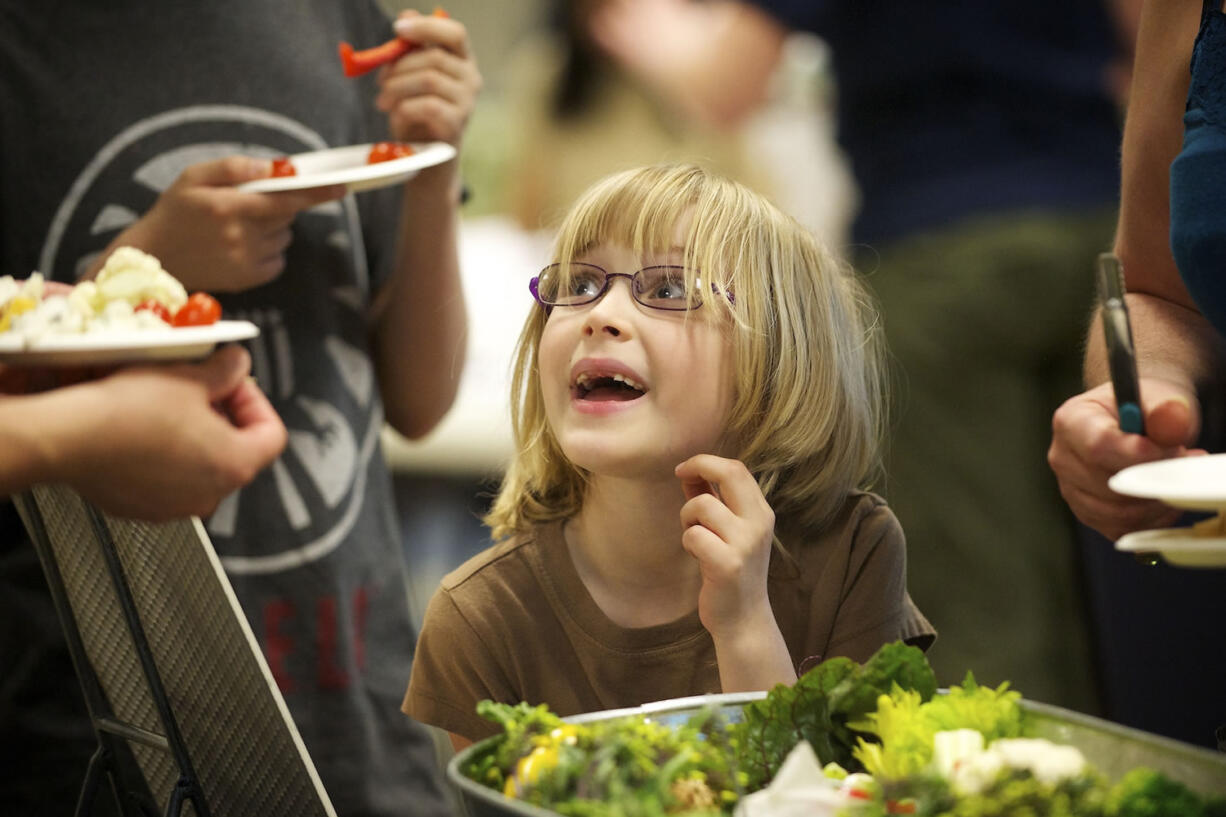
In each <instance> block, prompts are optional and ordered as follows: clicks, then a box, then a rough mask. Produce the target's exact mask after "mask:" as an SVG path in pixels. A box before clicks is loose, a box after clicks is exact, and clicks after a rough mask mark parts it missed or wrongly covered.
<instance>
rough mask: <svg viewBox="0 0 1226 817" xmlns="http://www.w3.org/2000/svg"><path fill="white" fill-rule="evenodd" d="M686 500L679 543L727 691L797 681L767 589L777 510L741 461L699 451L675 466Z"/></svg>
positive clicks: (766, 687) (701, 616)
mask: <svg viewBox="0 0 1226 817" xmlns="http://www.w3.org/2000/svg"><path fill="white" fill-rule="evenodd" d="M676 474H677V476H678V477H679V478H680V479H681V484H682V487H683V488H684V490H685V495H686V498H687V500H688V501H687V502H686V503H685V505H684V506H682V508H681V527H682V530H683V532H682V535H681V544H682V546H683V547H684V548H685V549H686V552H688V553H689V554H690V555H691V556H693V557H694V558H695V559H697V560H698V562H699V564H700V565H701V568H702V590H701V591H700V592H699V595H698V615H699V618H700V619H701V620H702V625H703V626H704V627H706V628H707V631H708V632H710V633H711V638H712V640H714V641H715V656H716V660H717V661H718V662H719V679H720V685H721V687H722V689H723V691H724V692H746V691H751V690H761V689H770V688H771V687H773V686H775V685H776V684H790V683H792V682H794V681H795V680H796V668H795V666H794V665H793V663H792V657H791V655H790V654H789V653H788V648H787V645H786V644H785V643H784V641H783V634H782V633H781V632H780V631H779V625H778V623H777V622H776V621H775V614H774V612H773V611H772V610H771V606H770V598H769V597H768V595H767V592H766V574H767V570H768V568H769V566H770V553H771V542H772V540H773V538H774V531H775V512H774V511H773V510H771V507H770V505H768V504H767V502H766V498H765V497H764V496H762V491H761V489H759V488H758V484H757V482H756V481H755V480H754V478H753V475H752V474H750V473H749V470H748V469H747V468H746V467H745V465H744V464H743V463H741V462H740V461H739V460H732V459H726V458H724V457H717V456H714V455H712V454H699V455H698V456H695V457H691V458H690V459H688V460H686V461H685V462H683V463H681V464H680V465H678V466H677V469H676Z"/></svg>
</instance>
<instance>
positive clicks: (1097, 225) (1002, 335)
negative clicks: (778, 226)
mask: <svg viewBox="0 0 1226 817" xmlns="http://www.w3.org/2000/svg"><path fill="white" fill-rule="evenodd" d="M1113 13H1114V14H1116V15H1117V16H1115V17H1113V16H1112V14H1113ZM1132 19H1133V17H1132V15H1131V13H1130V9H1129V7H1128V5H1127V3H1124V2H1121V3H1117V4H1114V5H1113V6H1112V7H1111V8H1110V9H1109V8H1108V7H1106V6H1104V5H1102V4H1098V3H1075V4H1068V3H1056V2H1050V0H1043V1H1042V2H1021V1H1020V0H1000V2H992V3H979V4H965V3H952V2H948V0H941V1H940V2H931V3H912V4H897V3H886V2H880V0H848V1H847V2H833V0H830V1H828V2H814V0H792V1H791V2H787V1H786V0H785V1H783V2H771V1H770V0H755V1H754V3H752V4H751V3H741V2H733V1H732V0H713V2H699V1H698V0H610V2H609V3H608V4H606V5H605V6H604V8H603V9H602V11H601V13H600V14H598V15H596V16H595V17H594V19H593V36H594V38H595V39H596V41H597V42H599V43H600V44H601V46H602V47H603V48H604V49H605V50H606V51H607V52H608V53H609V54H610V55H612V56H613V57H614V58H615V59H617V60H618V61H619V62H620V63H621V64H622V65H624V66H625V67H626V69H627V70H629V71H631V72H632V73H634V74H635V75H636V76H638V77H639V78H640V79H641V80H642V81H644V82H646V83H648V84H650V85H651V86H652V87H655V88H657V89H659V90H660V91H661V92H662V93H665V94H667V95H668V96H669V97H670V98H672V99H674V100H675V101H676V103H677V104H678V105H679V106H681V107H683V108H684V109H686V110H689V111H691V112H693V113H694V114H695V115H698V116H705V117H706V118H707V119H709V120H711V121H717V122H734V121H737V120H738V119H740V118H741V117H743V116H744V115H745V114H746V112H747V111H749V110H752V108H753V106H754V105H755V104H757V101H758V100H759V99H760V98H761V93H762V91H761V89H762V87H763V83H764V81H765V78H766V77H767V76H769V74H770V71H771V70H772V67H773V65H774V64H775V61H776V60H777V58H778V53H779V48H780V44H781V43H782V42H783V39H784V37H785V36H786V34H787V32H788V31H789V30H792V29H799V30H806V31H811V32H814V33H816V34H818V35H819V36H820V37H821V38H823V39H824V40H825V41H826V42H827V43H828V44H829V46H830V48H831V52H832V60H833V68H834V74H835V81H836V83H837V87H838V90H837V98H838V104H837V116H838V122H837V132H838V139H839V144H840V145H841V147H842V148H843V150H844V151H845V152H846V153H847V155H848V157H849V159H850V162H851V168H852V172H853V175H854V177H855V179H856V181H857V183H858V185H859V193H860V200H861V203H862V204H861V207H860V210H859V212H858V213H857V215H856V218H855V221H854V223H853V237H854V240H855V243H856V249H855V253H854V261H855V263H856V265H857V267H858V268H859V269H860V270H861V271H862V272H864V273H866V274H868V275H869V282H870V284H871V285H872V286H873V288H874V289H875V290H876V292H877V295H878V297H879V298H880V301H881V308H882V313H883V319H884V326H885V332H886V337H887V339H888V341H889V345H890V349H891V352H892V353H893V355H894V357H895V358H896V360H897V365H898V368H899V370H900V375H901V377H902V379H903V382H902V383H901V384H900V385H899V388H898V394H899V400H898V402H897V405H896V407H895V425H894V427H893V434H892V439H891V443H890V452H889V456H888V472H887V473H888V482H887V489H886V494H887V499H888V501H889V502H890V504H891V506H892V507H893V508H894V510H895V512H896V513H897V515H898V517H899V520H900V521H901V522H902V525H903V528H904V530H905V531H906V534H907V542H908V548H909V554H910V558H909V560H908V564H909V568H908V570H909V587H910V588H911V590H912V593H913V595H914V597H915V600H916V603H917V604H919V605H920V607H921V608H923V609H924V610H925V612H926V613H927V614H928V615H929V617H930V618H931V620H932V622H933V624H934V625H935V626H936V627H937V628H938V629H939V630H940V631H941V634H942V637H941V640H940V642H939V643H938V644H937V645H936V646H935V647H934V648H933V650H932V651H931V653H930V659H931V661H932V664H933V666H934V668H935V669H936V671H937V675H938V678H939V680H940V681H941V682H942V683H943V684H951V683H956V682H958V681H960V680H961V678H962V676H963V675H964V674H965V673H966V671H967V670H972V671H973V672H974V673H975V675H976V677H977V678H978V679H979V680H980V681H982V682H986V683H990V684H997V683H1000V682H1001V681H1005V680H1008V681H1011V682H1012V683H1013V684H1014V685H1015V686H1016V687H1017V688H1018V689H1020V690H1022V691H1023V692H1024V693H1025V694H1026V695H1027V696H1028V697H1030V698H1034V699H1037V700H1041V701H1047V702H1050V703H1053V704H1058V705H1062V706H1067V707H1071V708H1074V709H1077V710H1080V711H1085V712H1095V711H1097V710H1098V708H1099V700H1098V690H1097V686H1096V682H1095V672H1094V661H1093V650H1092V644H1091V628H1090V623H1089V619H1088V611H1087V599H1086V592H1085V587H1084V582H1083V578H1082V576H1081V573H1080V566H1079V556H1078V546H1077V538H1076V532H1075V527H1074V522H1073V519H1072V518H1071V517H1070V515H1069V513H1068V509H1067V508H1066V507H1065V506H1064V504H1063V503H1062V502H1061V501H1060V496H1059V493H1058V490H1057V487H1056V484H1055V481H1054V480H1053V479H1052V475H1051V473H1050V471H1049V469H1048V467H1047V464H1046V462H1045V459H1044V452H1045V450H1046V448H1047V442H1048V435H1049V428H1050V418H1051V413H1052V411H1053V409H1054V408H1055V407H1056V406H1057V405H1058V404H1059V402H1060V401H1061V400H1062V399H1063V398H1064V397H1066V396H1067V395H1069V394H1072V393H1074V392H1076V391H1077V390H1078V384H1079V369H1080V356H1079V348H1080V343H1081V339H1082V337H1083V333H1084V329H1085V321H1086V316H1087V314H1088V313H1089V310H1090V304H1091V300H1092V292H1093V280H1094V279H1093V268H1094V261H1095V257H1096V256H1097V254H1098V253H1099V252H1100V251H1102V250H1103V249H1104V248H1105V247H1107V246H1109V243H1110V238H1111V230H1112V226H1113V224H1114V222H1115V206H1116V199H1117V188H1118V168H1117V161H1116V156H1117V150H1118V144H1119V137H1120V130H1119V121H1118V120H1119V110H1118V104H1119V100H1118V99H1117V98H1116V97H1115V96H1114V93H1115V91H1116V90H1118V88H1119V87H1120V86H1121V84H1122V81H1121V74H1122V73H1123V70H1122V69H1125V68H1126V65H1127V59H1128V56H1129V46H1130V44H1131V38H1130V37H1129V36H1128V33H1127V32H1128V28H1129V25H1130V20H1132ZM822 194H823V191H820V190H815V191H813V195H815V196H820V195H822Z"/></svg>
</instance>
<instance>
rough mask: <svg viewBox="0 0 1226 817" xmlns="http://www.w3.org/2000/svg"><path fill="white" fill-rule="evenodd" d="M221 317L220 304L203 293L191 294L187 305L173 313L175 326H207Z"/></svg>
mask: <svg viewBox="0 0 1226 817" xmlns="http://www.w3.org/2000/svg"><path fill="white" fill-rule="evenodd" d="M220 317H221V304H219V303H217V299H216V298H214V297H213V296H212V295H209V294H208V293H205V292H195V293H192V295H191V297H190V298H188V299H187V303H185V304H183V306H181V307H179V311H178V312H176V313H175V319H174V325H175V326H208V325H209V324H213V323H217V320H218V319H219V318H220Z"/></svg>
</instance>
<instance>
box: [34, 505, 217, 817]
mask: <svg viewBox="0 0 1226 817" xmlns="http://www.w3.org/2000/svg"><path fill="white" fill-rule="evenodd" d="M24 498H25V500H26V501H25V502H24V503H23V504H24V505H25V507H26V510H27V517H28V518H27V528H28V529H29V533H30V538H31V539H32V540H33V542H34V548H35V550H36V551H37V552H38V556H39V561H40V562H42V566H43V572H44V573H45V574H46V577H47V584H48V586H49V588H50V590H51V597H52V600H53V601H54V603H55V609H56V613H57V614H58V615H59V619H60V624H61V626H62V628H63V630H64V635H65V637H66V639H67V641H68V650H69V653H70V654H71V656H72V663H73V666H74V668H75V669H76V672H77V678H78V680H79V681H80V683H81V688H82V691H83V692H84V694H85V704H86V707H87V708H88V710H89V715H90V720H91V721H92V723H93V728H94V734H95V736H96V737H97V739H98V749H97V751H96V752H94V755H93V757H92V758H90V761H89V766H88V768H87V770H86V773H85V780H84V781H83V782H82V784H81V793H80V796H79V797H78V799H77V807H76V811H75V812H74V813H75V817H88V815H90V814H92V811H93V805H94V802H95V801H96V799H97V796H98V789H99V787H100V786H101V784H102V781H103V778H104V776H105V777H106V778H107V779H109V781H110V784H111V789H112V793H113V794H114V796H115V801H116V803H117V804H118V806H119V811H120V813H121V814H122V815H124V817H153V815H156V814H157V808H156V805H155V799H154V797H153V795H152V793H151V792H150V790H149V785H148V783H147V781H146V780H145V778H144V774H143V773H142V772H141V771H140V767H139V766H138V765H137V763H136V759H135V756H134V755H133V754H132V750H131V747H130V746H129V745H128V742H133V743H139V744H141V745H144V746H148V747H151V748H154V749H157V750H160V751H163V752H167V753H169V754H170V755H171V756H172V757H173V759H174V762H175V765H176V766H177V767H178V769H179V779H178V782H177V783H176V784H175V787H174V789H173V790H172V791H171V794H170V798H169V800H168V802H167V804H166V809H165V814H166V815H167V817H180V815H181V814H182V812H183V804H184V803H185V802H187V801H189V800H190V801H191V803H192V807H193V808H194V810H195V813H196V815H198V817H211V815H210V811H209V808H208V803H207V802H206V800H205V797H204V791H203V790H202V788H201V786H200V780H199V777H198V776H197V775H196V771H195V769H194V767H193V766H192V762H191V757H190V755H189V754H188V751H187V747H186V745H185V744H184V742H183V735H182V733H181V732H180V731H179V725H178V721H177V720H176V719H175V715H174V712H173V710H172V709H171V707H170V702H169V700H168V699H167V696H166V689H165V687H164V686H163V684H162V677H161V674H160V673H159V672H158V668H157V663H156V662H155V661H154V659H153V653H152V651H151V650H150V648H149V640H148V638H147V637H146V635H145V629H144V626H143V625H142V624H141V620H140V613H139V611H138V610H137V609H136V602H135V600H134V599H133V597H132V591H131V589H130V588H129V586H128V580H127V576H126V575H125V574H124V570H123V564H122V563H121V561H120V559H119V552H118V550H117V549H116V547H115V540H114V539H113V538H112V536H111V531H110V528H109V527H107V524H106V519H105V518H104V517H103V515H102V514H101V513H100V512H99V511H98V510H97V509H96V508H94V507H93V506H92V505H90V504H89V503H88V502H85V501H84V500H82V502H84V504H85V509H86V513H87V514H88V516H89V520H90V525H91V526H92V528H93V531H94V538H95V539H96V541H97V544H98V546H99V547H100V548H101V552H102V555H103V558H104V559H105V560H106V565H107V572H108V574H109V576H110V580H111V586H112V589H113V590H114V591H115V596H116V598H117V599H118V601H119V605H120V608H121V609H122V611H123V617H124V624H125V626H126V627H127V631H128V634H129V635H130V636H131V638H132V644H133V646H134V648H135V650H136V655H137V658H138V659H139V661H140V665H141V671H142V673H143V674H144V677H145V682H146V685H147V687H148V692H149V697H150V698H151V700H152V701H153V703H154V706H155V707H156V709H157V713H158V718H159V719H160V720H161V723H162V728H163V729H164V731H165V734H162V735H159V734H157V733H156V732H150V731H149V730H147V729H143V728H141V727H139V726H135V725H133V724H130V723H125V722H123V721H120V720H119V719H117V718H116V717H115V715H114V712H113V711H112V710H111V706H110V704H109V703H108V701H107V698H106V694H105V692H104V691H103V689H102V684H101V682H100V681H99V680H98V676H97V674H96V673H95V672H94V669H93V666H92V665H91V664H90V661H89V656H88V653H87V652H86V650H85V643H84V641H83V640H82V638H81V632H80V629H79V628H78V627H77V623H76V617H75V616H74V614H73V611H72V604H71V602H70V601H69V598H68V591H67V589H66V588H65V586H64V579H63V576H62V575H61V573H60V569H59V564H58V562H57V560H56V558H55V550H54V549H53V548H52V546H51V540H50V538H49V537H48V535H47V528H46V523H45V522H44V520H43V515H42V510H41V508H39V506H38V501H37V500H36V499H35V498H34V496H33V494H31V493H27V494H25V495H24Z"/></svg>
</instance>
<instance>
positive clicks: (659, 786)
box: [460, 642, 1226, 817]
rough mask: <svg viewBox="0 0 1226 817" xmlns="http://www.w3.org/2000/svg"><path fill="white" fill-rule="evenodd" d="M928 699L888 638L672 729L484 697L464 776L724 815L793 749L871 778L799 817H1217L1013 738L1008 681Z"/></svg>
mask: <svg viewBox="0 0 1226 817" xmlns="http://www.w3.org/2000/svg"><path fill="white" fill-rule="evenodd" d="M935 693H936V680H935V677H934V675H933V673H932V669H931V668H930V667H929V665H928V662H927V660H926V659H925V658H924V655H923V653H922V652H920V651H919V650H918V649H915V648H913V647H908V646H905V645H904V644H902V643H901V642H897V643H894V644H887V645H885V646H884V647H882V648H881V649H880V650H879V651H878V652H877V653H876V654H875V655H874V656H873V657H872V658H870V659H869V661H867V662H866V663H865V664H864V665H863V666H861V665H859V664H856V663H855V662H853V661H851V660H849V659H846V658H833V659H829V660H827V661H825V662H823V663H822V664H819V665H818V666H817V667H815V668H813V669H812V670H810V671H809V672H808V673H806V674H805V675H804V676H802V677H801V678H800V679H798V680H797V682H796V683H795V684H793V685H792V686H784V685H780V686H777V687H775V688H774V689H773V690H771V691H770V692H769V693H768V694H767V696H766V697H765V698H763V699H761V700H759V701H754V702H752V703H749V704H746V705H745V706H744V707H743V708H742V709H741V712H740V714H741V716H742V717H741V720H739V721H736V722H732V723H729V722H728V719H727V718H726V717H725V716H724V715H723V714H722V713H721V712H719V711H716V710H714V709H710V710H704V711H701V712H699V713H697V714H695V715H694V716H692V717H691V718H690V719H689V720H688V721H687V722H686V723H684V724H683V725H681V726H679V727H675V726H667V725H664V724H661V723H657V722H654V721H653V720H651V719H650V718H647V717H641V716H639V717H629V718H619V719H612V720H598V721H590V722H588V723H582V724H574V723H567V722H565V721H563V720H562V719H561V718H559V717H558V716H557V715H555V714H554V713H552V712H550V711H549V710H548V709H547V708H546V707H545V706H543V705H542V706H529V705H527V704H523V703H521V704H518V705H515V706H511V705H508V704H498V703H493V702H491V701H483V702H481V704H479V705H478V708H477V711H478V713H479V714H481V715H483V716H484V717H486V718H488V719H489V720H492V721H494V722H496V723H498V724H500V725H501V726H502V727H503V734H502V735H501V736H499V737H498V738H495V739H492V740H490V741H487V742H485V743H483V744H479V745H478V746H477V747H475V748H474V750H473V751H472V752H470V753H469V755H468V757H466V758H465V762H464V764H463V766H462V767H461V769H460V771H461V773H462V774H464V775H465V776H466V777H468V778H470V779H472V780H474V781H477V782H478V783H481V784H482V785H485V786H488V787H490V788H492V789H495V790H497V791H499V792H502V793H503V794H505V795H506V796H508V797H512V798H515V799H518V800H520V801H523V802H527V803H531V804H534V805H537V806H541V807H543V808H547V809H551V810H553V811H554V812H557V813H559V814H563V815H570V816H571V817H666V816H668V817H672V816H673V815H687V816H689V817H726V815H729V814H731V813H732V812H733V809H734V808H735V807H737V804H738V803H741V805H742V807H745V806H748V804H749V801H751V800H755V799H756V797H757V796H756V795H755V798H746V795H749V794H753V793H755V792H758V791H760V790H762V789H764V788H766V787H767V786H768V785H769V784H770V783H771V781H772V780H773V779H774V778H775V776H776V774H777V772H778V771H779V768H780V766H781V765H782V764H783V762H784V760H785V759H787V758H788V755H789V754H790V753H791V752H792V750H793V749H794V748H795V747H796V746H797V745H798V744H800V743H801V742H802V741H803V742H807V743H808V744H809V745H810V746H811V747H812V748H813V750H814V753H815V754H816V756H817V759H818V760H819V761H820V764H821V766H822V767H824V769H823V770H822V774H824V775H825V776H826V777H832V778H837V777H844V778H847V777H848V772H859V771H867V772H868V773H869V774H871V775H872V777H871V778H869V777H866V776H863V775H859V776H857V777H860V778H862V779H863V780H864V781H867V783H868V784H869V785H868V787H867V789H865V790H864V791H861V792H859V793H858V795H857V796H858V797H859V798H860V799H857V800H856V801H855V802H854V803H853V804H851V805H847V806H838V807H835V810H834V811H829V810H824V811H812V812H805V813H806V814H808V813H812V814H813V815H814V817H817V815H820V814H835V813H836V812H837V814H838V815H840V817H843V816H844V815H847V817H887V816H888V815H897V814H909V815H914V816H915V817H1226V799H1221V798H1202V797H1201V796H1200V795H1198V794H1197V793H1196V792H1193V791H1192V790H1190V789H1188V788H1187V787H1186V786H1184V785H1183V784H1181V783H1179V782H1176V781H1174V780H1171V779H1170V778H1168V777H1166V776H1164V775H1163V774H1161V773H1159V772H1156V771H1153V770H1150V769H1136V770H1134V771H1132V772H1130V773H1129V774H1127V775H1125V776H1124V777H1123V778H1122V779H1121V780H1120V781H1119V782H1117V783H1115V784H1114V785H1112V784H1110V783H1109V782H1108V781H1107V780H1106V779H1105V778H1103V777H1102V775H1101V774H1099V773H1098V772H1097V771H1096V770H1095V769H1094V768H1093V767H1092V766H1089V765H1087V764H1085V762H1084V758H1083V757H1081V755H1080V753H1079V752H1077V751H1076V750H1075V749H1073V748H1072V747H1068V746H1061V745H1058V744H1050V743H1048V742H1046V741H1042V740H1027V739H1019V737H1021V736H1024V735H1025V734H1026V731H1027V724H1026V719H1025V717H1024V715H1025V713H1024V711H1023V709H1022V708H1021V705H1020V700H1021V695H1020V693H1018V692H1016V691H1013V690H1010V689H1009V688H1008V684H1001V685H1000V686H999V687H996V688H991V687H983V686H979V685H978V684H977V683H976V682H975V679H974V677H973V676H972V675H971V674H970V673H968V674H967V677H966V679H965V681H963V683H962V685H961V686H957V687H953V688H952V689H950V690H949V691H948V693H947V694H944V695H940V696H937V695H936V694H935ZM968 745H973V747H972V748H968ZM974 747H977V748H974ZM976 753H978V754H976ZM1068 753H1072V755H1074V756H1075V759H1074V760H1073V762H1071V763H1068V762H1064V761H1067V760H1068V756H1067V755H1068ZM1002 758H1009V760H1007V761H1005V760H1002ZM1018 758H1021V760H1020V761H1018ZM1058 760H1059V762H1057V761H1058ZM1053 764H1056V765H1057V766H1062V771H1061V772H1060V773H1058V774H1053V773H1052V768H1053ZM792 768H795V767H792ZM818 768H821V767H816V766H815V767H814V769H815V771H816V770H817V769H818ZM806 779H807V778H806ZM859 788H861V789H863V788H864V787H859ZM866 792H867V793H866ZM753 813H754V814H759V813H761V812H753ZM766 813H769V811H768V812H766ZM744 814H746V815H747V814H750V812H749V811H748V810H746V811H745V812H744ZM738 817H743V815H741V814H740V813H738Z"/></svg>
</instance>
